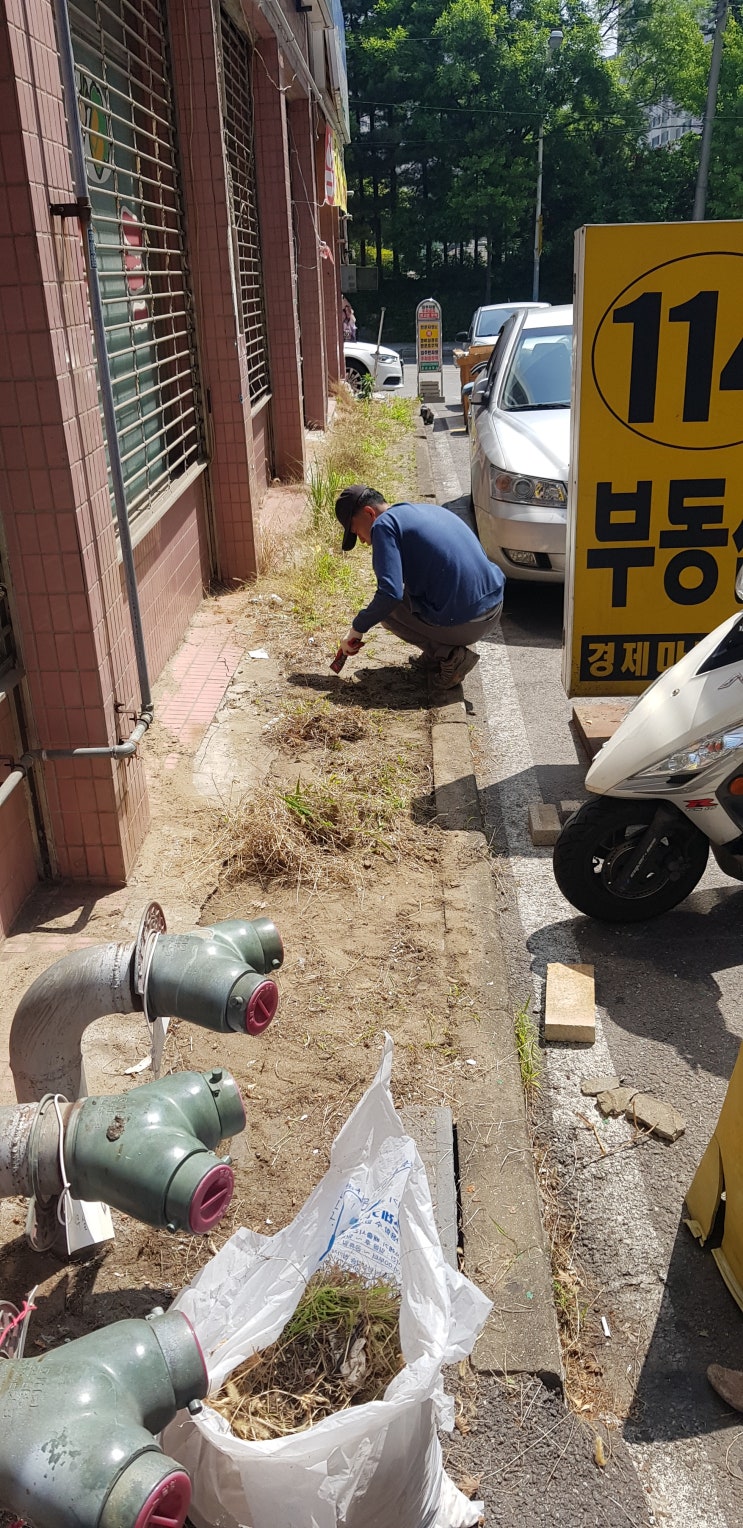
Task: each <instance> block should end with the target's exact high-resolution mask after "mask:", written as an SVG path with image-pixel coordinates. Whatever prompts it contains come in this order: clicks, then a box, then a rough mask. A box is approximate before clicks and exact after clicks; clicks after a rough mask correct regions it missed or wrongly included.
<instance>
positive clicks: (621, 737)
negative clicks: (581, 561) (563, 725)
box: [554, 569, 743, 923]
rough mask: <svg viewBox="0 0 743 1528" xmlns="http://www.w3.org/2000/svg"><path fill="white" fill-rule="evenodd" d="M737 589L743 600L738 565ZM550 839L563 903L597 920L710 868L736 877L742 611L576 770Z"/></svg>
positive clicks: (613, 918) (668, 899)
mask: <svg viewBox="0 0 743 1528" xmlns="http://www.w3.org/2000/svg"><path fill="white" fill-rule="evenodd" d="M735 592H736V595H737V598H738V599H739V600H740V601H741V602H742V603H743V569H741V572H740V573H739V574H738V578H737V580H736V585H735ZM586 787H587V789H588V790H589V791H592V792H594V794H595V796H596V798H597V799H596V800H594V801H587V802H585V804H584V805H583V806H582V807H581V808H580V810H579V811H577V812H574V813H573V815H572V817H570V818H568V821H567V822H566V823H565V826H564V828H563V830H562V833H561V834H560V837H559V839H558V840H557V843H556V845H555V854H554V870H555V878H556V880H557V884H558V886H559V888H560V890H561V892H562V894H563V896H565V897H567V900H568V901H569V902H572V904H573V906H574V907H577V908H578V910H579V911H580V912H582V913H587V914H588V916H589V917H591V918H599V919H601V920H602V921H604V922H607V923H637V922H640V920H642V919H644V918H654V917H656V916H657V915H658V914H659V913H665V912H668V910H669V908H671V907H676V905H677V904H678V903H679V902H682V901H683V900H684V897H688V895H689V892H691V891H693V890H694V887H695V886H696V884H697V882H698V881H699V880H700V878H701V876H702V875H703V874H704V868H705V866H706V864H707V856H708V854H709V850H710V846H711V848H712V853H713V854H714V856H715V859H716V860H717V863H718V865H719V866H720V868H721V869H722V870H724V871H725V872H726V874H727V875H730V876H732V877H733V879H734V880H738V881H742V880H743V613H741V612H740V611H738V613H737V614H736V615H733V616H731V617H730V618H729V620H727V621H723V623H722V625H721V626H718V627H716V629H715V630H714V631H713V632H711V633H710V635H709V636H708V637H705V638H704V640H703V641H701V642H699V643H698V644H697V646H696V647H695V648H693V649H692V651H691V652H689V653H687V654H686V657H685V658H682V659H681V661H680V662H679V663H677V664H675V665H674V667H673V668H671V669H668V670H667V671H666V673H664V674H661V676H660V678H659V679H656V680H655V682H654V683H653V684H651V685H650V687H649V688H648V689H647V690H646V691H645V693H644V694H643V695H641V696H640V699H639V700H638V701H637V702H636V704H635V706H634V707H633V708H632V710H631V711H630V712H629V714H628V715H627V716H626V718H625V720H624V721H623V722H622V724H621V726H619V727H618V728H617V731H616V732H615V733H614V736H613V737H611V738H610V739H609V741H608V742H607V743H605V744H604V746H603V748H602V749H601V751H600V753H598V754H597V756H596V758H595V759H594V762H593V764H592V765H591V768H590V769H589V771H588V774H587V776H586Z"/></svg>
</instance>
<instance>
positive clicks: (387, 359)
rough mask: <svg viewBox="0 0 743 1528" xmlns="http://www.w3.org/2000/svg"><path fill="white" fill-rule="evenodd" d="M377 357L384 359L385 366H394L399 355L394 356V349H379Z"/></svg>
mask: <svg viewBox="0 0 743 1528" xmlns="http://www.w3.org/2000/svg"><path fill="white" fill-rule="evenodd" d="M379 359H380V361H384V364H385V366H394V364H395V362H396V361H398V360H399V356H396V355H395V353H394V351H391V350H380V352H379Z"/></svg>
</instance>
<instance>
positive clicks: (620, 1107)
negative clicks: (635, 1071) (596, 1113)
mask: <svg viewBox="0 0 743 1528" xmlns="http://www.w3.org/2000/svg"><path fill="white" fill-rule="evenodd" d="M635 1097H637V1089H636V1088H608V1089H607V1091H606V1092H605V1093H599V1095H598V1097H597V1099H596V1102H597V1104H598V1106H599V1108H600V1110H601V1113H602V1114H611V1115H612V1116H613V1117H614V1118H616V1116H617V1115H618V1114H624V1113H626V1114H627V1116H628V1117H629V1115H630V1114H631V1112H632V1111H631V1109H630V1104H631V1102H632V1100H633V1098H635Z"/></svg>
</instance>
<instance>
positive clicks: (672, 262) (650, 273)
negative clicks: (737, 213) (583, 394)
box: [591, 249, 743, 451]
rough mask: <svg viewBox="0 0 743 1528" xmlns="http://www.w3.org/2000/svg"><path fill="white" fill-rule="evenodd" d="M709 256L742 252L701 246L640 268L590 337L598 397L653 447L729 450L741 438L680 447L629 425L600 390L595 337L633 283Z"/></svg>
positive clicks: (733, 255) (741, 443)
mask: <svg viewBox="0 0 743 1528" xmlns="http://www.w3.org/2000/svg"><path fill="white" fill-rule="evenodd" d="M711 255H712V256H713V255H725V256H726V257H730V258H732V259H734V260H743V254H741V253H740V252H739V251H738V250H737V249H702V250H699V252H698V253H697V254H693V255H676V256H675V257H674V259H673V260H661V262H660V265H651V267H650V269H649V270H647V271H643V272H642V274H641V275H640V276H635V277H634V280H632V281H629V282H628V283H627V285H626V287H622V290H621V292H617V295H616V297H613V298H612V300H611V302H610V303H609V306H608V308H607V309H606V312H605V313H603V314H602V316H601V318H600V319H599V323H598V328H597V329H596V333H595V334H594V336H593V343H592V345H591V375H592V377H593V380H594V384H595V387H596V391H597V393H598V395H599V397H600V399H601V402H602V403H603V404H605V405H606V408H607V409H608V410H609V413H610V414H611V415H612V417H613V418H614V419H616V420H617V421H618V423H619V424H622V425H624V428H625V430H631V432H632V434H633V435H639V436H640V439H641V440H650V441H652V443H653V445H654V446H665V447H667V448H668V450H669V451H729V450H730V449H731V447H732V446H743V437H742V438H741V439H740V440H728V441H725V442H724V443H722V444H720V443H718V444H712V445H709V446H687V445H683V446H680V445H679V444H678V442H677V441H672V440H658V438H657V436H655V435H648V434H647V432H646V431H645V430H638V429H637V426H636V425H633V424H628V423H627V420H626V419H623V418H622V416H621V414H618V413H617V411H616V409H613V408H612V406H611V404H610V403H609V400H608V398H606V397H605V396H604V393H603V392H602V389H601V384H600V382H599V379H598V377H597V375H596V346H597V344H598V338H599V335H600V333H601V330H602V329H603V327H604V324H605V323H606V320H607V318H608V317H609V314H610V313H611V311H612V309H613V308H615V307H616V305H617V303H618V302H619V299H620V298H621V297H624V295H625V293H626V292H630V291H631V290H632V288H633V287H634V286H637V284H638V282H639V281H644V280H645V278H646V277H647V276H654V275H655V272H656V271H664V270H665V269H666V268H667V266H669V265H680V264H681V263H682V261H685V260H707V259H709V257H710V256H711Z"/></svg>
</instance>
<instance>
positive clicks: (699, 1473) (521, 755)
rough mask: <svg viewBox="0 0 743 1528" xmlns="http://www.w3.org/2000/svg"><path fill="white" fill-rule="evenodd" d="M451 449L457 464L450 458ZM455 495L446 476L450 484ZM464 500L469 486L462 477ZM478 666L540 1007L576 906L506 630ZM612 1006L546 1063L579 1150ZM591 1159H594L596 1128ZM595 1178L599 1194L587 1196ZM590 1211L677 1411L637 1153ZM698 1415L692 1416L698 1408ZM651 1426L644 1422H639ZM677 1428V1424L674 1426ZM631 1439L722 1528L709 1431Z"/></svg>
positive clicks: (654, 1475)
mask: <svg viewBox="0 0 743 1528" xmlns="http://www.w3.org/2000/svg"><path fill="white" fill-rule="evenodd" d="M433 440H434V445H435V448H436V450H437V452H439V451H440V448H441V446H442V445H443V446H445V447H446V450H445V451H444V452H442V453H441V455H442V456H443V463H442V465H443V467H444V473H445V474H446V475H447V476H448V474H449V471H450V470H451V469H452V468H453V467H454V462H453V457H452V454H451V447H450V445H449V442H448V440H446V439H445V438H443V439H442V438H440V437H438V436H436V435H434V437H433ZM447 454H448V460H447ZM444 486H445V488H446V491H447V495H449V484H448V483H447V482H444ZM457 487H458V489H459V493H458V494H453V495H451V496H452V497H458V496H459V495H460V494H461V492H462V490H461V488H460V487H459V479H458V478H457ZM479 652H480V667H479V673H480V677H481V681H482V686H483V691H484V695H485V718H486V725H487V729H488V733H489V736H490V743H491V761H492V779H493V781H494V783H496V784H497V789H498V797H499V802H500V807H501V812H502V819H503V824H504V831H505V834H506V840H507V844H508V854H509V865H510V870H511V874H512V878H513V884H514V888H515V892H516V898H517V905H518V913H519V920H520V923H521V928H522V932H523V935H524V939H525V942H526V945H527V948H528V949H529V951H530V953H531V957H532V973H533V979H534V992H535V1000H536V1011H537V1012H541V1011H542V1008H543V1001H544V981H545V973H546V967H547V963H548V962H549V961H554V960H557V961H563V962H565V963H567V964H574V963H579V962H580V960H581V952H580V951H579V949H578V947H577V944H576V942H575V939H574V937H573V934H572V931H571V929H570V927H569V926H567V925H566V923H565V920H566V919H568V918H570V919H572V917H573V916H574V914H573V909H572V908H571V907H570V906H569V904H568V903H567V902H566V901H565V900H564V898H563V897H562V895H561V894H560V892H559V891H558V888H557V885H556V883H555V879H554V875H553V872H552V852H551V850H544V849H537V848H535V847H534V845H533V844H532V843H531V839H530V837H529V830H528V807H529V805H530V804H531V803H532V802H535V801H539V800H540V799H541V791H540V788H539V781H538V777H537V772H536V769H535V767H534V759H533V756H532V752H531V748H530V745H529V739H528V736H527V732H526V727H525V725H524V717H523V712H522V708H521V702H520V699H519V695H518V691H517V688H516V685H515V682H514V678H513V672H512V669H511V661H510V656H509V653H508V648H507V647H506V644H505V642H504V640H503V637H502V634H501V633H500V632H499V633H498V634H497V638H496V640H495V641H493V639H492V638H491V639H490V640H489V641H488V642H487V643H481V644H480V647H479ZM603 1018H604V1011H603V1010H602V1009H601V1008H600V1007H599V1008H598V1009H597V1014H596V1043H595V1044H594V1045H593V1046H592V1047H591V1049H590V1052H588V1053H581V1052H576V1051H567V1050H565V1051H562V1050H548V1051H547V1052H546V1055H545V1069H546V1071H547V1075H548V1079H549V1100H550V1103H551V1107H552V1116H553V1124H554V1127H555V1130H556V1131H557V1133H558V1134H559V1137H560V1139H561V1141H562V1143H563V1146H564V1147H565V1149H566V1151H567V1155H568V1156H569V1157H572V1155H573V1151H574V1148H575V1147H576V1109H578V1108H580V1106H581V1095H580V1079H581V1077H582V1076H583V1075H584V1074H586V1073H587V1072H592V1073H594V1072H595V1073H599V1074H600V1073H603V1072H606V1073H612V1072H614V1071H615V1067H614V1063H613V1060H612V1057H611V1053H610V1050H609V1046H608V1043H607V1040H606V1037H605V1035H604V1032H603ZM601 1129H602V1134H603V1136H604V1139H605V1140H606V1142H607V1144H608V1145H609V1146H610V1147H612V1146H618V1145H620V1144H621V1142H622V1141H623V1140H626V1138H627V1126H626V1123H625V1121H623V1120H614V1121H612V1120H607V1121H605V1122H604V1123H603V1124H602V1126H601ZM578 1142H579V1147H578V1149H580V1145H583V1151H584V1155H585V1156H586V1157H588V1156H590V1155H592V1154H593V1153H592V1152H591V1147H590V1142H589V1140H588V1133H587V1132H586V1138H585V1143H582V1142H581V1141H580V1137H578ZM589 1184H590V1189H591V1192H590V1193H589V1192H587V1190H588V1188H589ZM581 1218H582V1221H583V1223H584V1226H585V1227H586V1229H587V1232H588V1242H589V1245H591V1246H600V1247H602V1249H603V1251H602V1264H604V1265H605V1267H606V1269H607V1271H608V1282H607V1283H605V1285H604V1291H605V1293H606V1294H607V1296H608V1298H607V1305H608V1304H611V1305H613V1307H614V1308H615V1309H619V1311H620V1312H621V1317H622V1322H623V1324H626V1325H627V1326H628V1327H630V1328H633V1329H634V1330H635V1331H636V1332H637V1333H638V1360H640V1361H641V1360H644V1358H645V1354H646V1352H647V1350H648V1347H649V1346H650V1343H651V1340H652V1339H653V1338H655V1339H656V1340H660V1342H662V1346H663V1359H664V1365H665V1367H666V1368H667V1372H668V1373H669V1374H670V1373H673V1375H674V1392H675V1393H674V1396H673V1397H670V1396H669V1408H673V1409H674V1410H675V1408H676V1406H677V1405H678V1404H679V1403H680V1401H681V1399H682V1396H683V1392H684V1391H685V1390H686V1387H687V1384H689V1383H690V1382H689V1380H688V1377H687V1375H686V1373H685V1370H684V1364H685V1362H687V1361H688V1355H687V1353H686V1351H685V1349H684V1345H683V1342H682V1341H680V1339H679V1335H678V1332H677V1329H676V1321H675V1316H674V1312H673V1308H672V1306H671V1303H670V1300H669V1298H668V1296H667V1294H666V1291H665V1277H666V1261H665V1257H664V1255H663V1251H662V1248H661V1245H660V1243H659V1241H658V1238H657V1236H656V1234H655V1230H654V1228H653V1221H652V1215H651V1211H650V1205H649V1201H648V1198H647V1194H646V1190H645V1183H644V1180H643V1177H642V1173H641V1170H640V1166H639V1162H638V1160H637V1156H636V1154H635V1153H630V1152H627V1153H620V1154H618V1155H615V1156H612V1157H610V1158H608V1159H607V1161H606V1163H605V1164H597V1166H596V1168H595V1169H594V1171H593V1174H592V1176H591V1178H590V1179H586V1181H585V1183H584V1193H583V1195H582V1196H581ZM692 1414H693V1412H692ZM638 1426H639V1427H641V1426H642V1419H640V1422H639V1424H638ZM669 1430H670V1429H669ZM624 1440H625V1443H626V1445H627V1448H628V1450H629V1453H630V1456H631V1458H632V1461H633V1464H634V1466H635V1470H636V1472H637V1475H638V1479H639V1480H640V1481H641V1483H642V1485H643V1488H644V1492H645V1495H646V1499H647V1500H648V1502H649V1504H651V1505H652V1508H653V1511H654V1513H655V1515H656V1520H657V1521H659V1522H660V1523H662V1524H663V1525H664V1528H721V1524H723V1523H725V1521H726V1518H725V1515H724V1513H723V1511H722V1508H721V1504H720V1501H719V1498H718V1495H717V1491H716V1488H715V1480H714V1472H713V1468H712V1465H711V1463H710V1460H709V1458H708V1455H707V1452H706V1449H705V1447H704V1444H703V1442H702V1440H701V1439H700V1438H679V1439H667V1438H664V1439H663V1441H662V1442H661V1441H659V1442H657V1443H654V1442H645V1441H640V1440H639V1438H638V1439H634V1438H633V1436H632V1424H631V1423H629V1424H627V1426H626V1429H625V1432H624Z"/></svg>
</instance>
